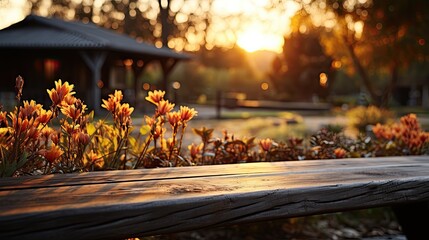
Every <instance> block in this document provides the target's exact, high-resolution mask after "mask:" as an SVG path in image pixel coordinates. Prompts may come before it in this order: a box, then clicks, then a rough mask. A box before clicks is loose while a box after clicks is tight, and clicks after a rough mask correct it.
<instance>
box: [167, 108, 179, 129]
mask: <svg viewBox="0 0 429 240" xmlns="http://www.w3.org/2000/svg"><path fill="white" fill-rule="evenodd" d="M167 119H168V122H169V123H170V125H171V126H172V127H176V126H178V125H179V123H180V114H179V113H178V112H169V113H167Z"/></svg>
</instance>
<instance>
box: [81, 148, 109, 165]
mask: <svg viewBox="0 0 429 240" xmlns="http://www.w3.org/2000/svg"><path fill="white" fill-rule="evenodd" d="M85 160H86V162H87V163H89V164H94V166H95V167H97V168H98V169H101V168H103V166H104V159H103V157H102V156H101V155H100V154H96V153H95V152H94V151H93V150H91V151H90V152H89V153H88V154H86V155H85Z"/></svg>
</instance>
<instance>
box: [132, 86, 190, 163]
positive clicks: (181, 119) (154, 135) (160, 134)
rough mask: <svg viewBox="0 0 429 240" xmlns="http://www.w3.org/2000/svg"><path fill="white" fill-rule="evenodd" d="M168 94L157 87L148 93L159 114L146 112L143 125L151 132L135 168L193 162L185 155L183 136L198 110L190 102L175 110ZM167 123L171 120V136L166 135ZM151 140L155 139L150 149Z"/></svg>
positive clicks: (148, 98) (149, 100) (149, 99)
mask: <svg viewBox="0 0 429 240" xmlns="http://www.w3.org/2000/svg"><path fill="white" fill-rule="evenodd" d="M164 95H165V92H164V91H160V90H155V91H153V92H152V91H151V92H149V93H148V96H147V97H146V100H147V101H148V102H150V103H152V104H154V105H155V114H154V115H153V116H152V117H149V116H145V120H144V121H145V125H143V127H144V128H146V129H149V136H148V138H147V139H146V140H145V141H144V144H143V145H144V147H143V150H142V151H140V153H139V156H138V158H137V161H136V163H135V165H134V168H139V167H142V166H144V167H159V166H180V165H184V164H189V163H188V162H187V161H184V160H185V159H184V158H183V157H181V148H182V143H183V136H184V134H185V130H186V127H187V125H188V122H189V121H190V120H191V119H193V118H194V117H195V116H196V115H197V113H198V112H197V111H196V110H195V109H193V108H189V107H186V106H181V107H180V108H179V110H178V111H173V109H174V107H175V104H174V103H170V101H168V100H165V99H164ZM166 124H169V125H170V128H171V136H170V137H169V138H166V137H165V133H166V132H167V129H166V127H165V125H166ZM141 132H142V131H140V133H141ZM151 143H153V148H152V149H149V145H150V144H151Z"/></svg>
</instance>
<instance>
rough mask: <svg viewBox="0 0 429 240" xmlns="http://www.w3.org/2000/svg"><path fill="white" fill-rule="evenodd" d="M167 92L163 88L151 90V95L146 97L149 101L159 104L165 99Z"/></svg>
mask: <svg viewBox="0 0 429 240" xmlns="http://www.w3.org/2000/svg"><path fill="white" fill-rule="evenodd" d="M164 95H165V92H164V91H161V90H155V91H153V92H152V91H150V92H149V95H148V96H147V97H146V98H145V99H146V100H147V101H148V102H151V103H153V104H155V105H157V104H158V103H159V102H160V101H161V100H163V99H164Z"/></svg>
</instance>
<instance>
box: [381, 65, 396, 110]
mask: <svg viewBox="0 0 429 240" xmlns="http://www.w3.org/2000/svg"><path fill="white" fill-rule="evenodd" d="M390 74H391V78H390V82H389V85H388V86H387V88H386V90H385V91H384V93H383V96H382V98H381V100H382V101H381V102H380V107H385V108H387V107H388V106H389V101H390V96H391V95H392V92H393V89H394V88H395V86H396V84H397V83H398V79H399V72H398V63H397V61H395V62H394V63H393V65H392V67H391V69H390Z"/></svg>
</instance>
